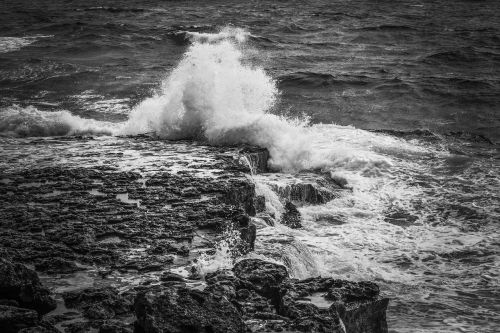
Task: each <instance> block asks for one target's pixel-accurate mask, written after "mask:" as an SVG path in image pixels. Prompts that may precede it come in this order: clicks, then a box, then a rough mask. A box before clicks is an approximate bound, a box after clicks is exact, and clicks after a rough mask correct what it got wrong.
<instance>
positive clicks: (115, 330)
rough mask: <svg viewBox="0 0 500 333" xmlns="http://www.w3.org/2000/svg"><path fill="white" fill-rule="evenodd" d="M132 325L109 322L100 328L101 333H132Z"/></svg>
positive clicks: (117, 321)
mask: <svg viewBox="0 0 500 333" xmlns="http://www.w3.org/2000/svg"><path fill="white" fill-rule="evenodd" d="M132 332H133V329H132V328H131V327H130V325H127V324H125V323H123V322H122V321H121V320H107V321H105V322H104V323H103V324H102V325H101V327H100V328H99V333H132Z"/></svg>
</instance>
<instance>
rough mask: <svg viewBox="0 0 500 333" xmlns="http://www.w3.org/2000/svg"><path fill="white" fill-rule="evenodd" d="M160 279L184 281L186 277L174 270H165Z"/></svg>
mask: <svg viewBox="0 0 500 333" xmlns="http://www.w3.org/2000/svg"><path fill="white" fill-rule="evenodd" d="M160 281H181V282H182V281H184V277H182V276H181V275H179V274H175V273H172V272H165V273H163V274H162V275H161V276H160Z"/></svg>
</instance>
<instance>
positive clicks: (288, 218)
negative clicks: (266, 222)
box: [281, 201, 302, 229]
mask: <svg viewBox="0 0 500 333" xmlns="http://www.w3.org/2000/svg"><path fill="white" fill-rule="evenodd" d="M281 223H282V224H284V225H286V226H288V227H290V228H292V229H297V228H302V224H301V223H300V212H299V211H298V209H297V207H295V205H294V204H293V203H291V202H290V201H287V202H286V204H285V212H284V213H283V215H282V216H281Z"/></svg>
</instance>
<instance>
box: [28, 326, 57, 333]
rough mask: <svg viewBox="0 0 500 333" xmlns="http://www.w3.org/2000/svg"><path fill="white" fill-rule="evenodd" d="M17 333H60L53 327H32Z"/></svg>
mask: <svg viewBox="0 0 500 333" xmlns="http://www.w3.org/2000/svg"><path fill="white" fill-rule="evenodd" d="M18 333H60V331H59V330H58V329H57V328H55V327H53V326H48V327H45V326H33V327H28V328H23V329H22V330H20V331H19V332H18Z"/></svg>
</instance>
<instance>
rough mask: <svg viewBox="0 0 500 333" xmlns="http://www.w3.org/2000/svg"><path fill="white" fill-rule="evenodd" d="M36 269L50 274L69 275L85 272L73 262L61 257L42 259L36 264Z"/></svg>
mask: <svg viewBox="0 0 500 333" xmlns="http://www.w3.org/2000/svg"><path fill="white" fill-rule="evenodd" d="M35 269H36V270H37V271H39V272H45V273H48V274H68V273H74V272H77V271H81V270H83V269H82V268H80V267H78V266H77V265H76V264H75V262H74V261H73V260H68V259H64V258H60V257H55V258H53V257H51V258H46V259H41V260H39V261H37V262H36V263H35Z"/></svg>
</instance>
